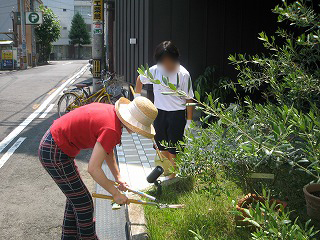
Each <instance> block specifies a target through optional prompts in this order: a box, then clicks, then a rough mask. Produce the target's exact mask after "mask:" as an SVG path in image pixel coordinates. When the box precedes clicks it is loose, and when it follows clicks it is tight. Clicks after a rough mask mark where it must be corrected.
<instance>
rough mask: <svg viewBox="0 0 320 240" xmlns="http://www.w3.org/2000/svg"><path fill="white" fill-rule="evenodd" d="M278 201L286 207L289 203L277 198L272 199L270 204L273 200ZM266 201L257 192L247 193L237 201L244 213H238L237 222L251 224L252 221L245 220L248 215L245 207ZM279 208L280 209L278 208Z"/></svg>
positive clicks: (243, 224)
mask: <svg viewBox="0 0 320 240" xmlns="http://www.w3.org/2000/svg"><path fill="white" fill-rule="evenodd" d="M274 201H275V202H276V204H277V205H278V204H281V205H282V206H283V207H284V208H285V207H286V206H287V205H288V204H287V203H286V202H283V201H280V200H277V199H270V204H272V203H273V202H274ZM258 202H261V203H265V199H264V198H263V197H262V196H258V195H256V194H251V193H249V194H247V195H246V196H245V197H244V198H242V199H240V200H239V201H238V203H237V206H236V208H237V210H238V211H240V212H241V213H242V216H239V215H236V223H237V225H238V226H249V225H251V223H249V222H244V221H243V220H244V219H245V218H247V217H249V216H248V215H247V213H246V212H245V209H250V208H251V204H252V203H258ZM276 210H278V209H276Z"/></svg>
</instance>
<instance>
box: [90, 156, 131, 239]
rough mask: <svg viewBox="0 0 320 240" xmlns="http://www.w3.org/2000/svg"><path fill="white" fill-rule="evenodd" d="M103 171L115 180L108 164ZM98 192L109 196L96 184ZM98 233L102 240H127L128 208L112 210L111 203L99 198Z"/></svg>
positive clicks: (97, 213) (97, 207)
mask: <svg viewBox="0 0 320 240" xmlns="http://www.w3.org/2000/svg"><path fill="white" fill-rule="evenodd" d="M102 169H103V171H104V172H105V173H106V176H107V177H108V178H109V179H112V180H114V178H113V175H112V173H111V172H110V170H109V168H108V166H107V164H106V163H105V162H104V163H103V165H102ZM96 192H97V193H100V194H109V193H108V192H107V191H106V190H104V189H103V188H102V187H101V186H100V185H98V184H96ZM95 201H96V231H97V235H98V237H99V239H100V240H126V239H127V237H126V222H127V219H126V210H127V209H126V208H125V207H121V209H120V210H112V209H111V202H110V201H109V200H103V199H99V198H97V199H96V200H95Z"/></svg>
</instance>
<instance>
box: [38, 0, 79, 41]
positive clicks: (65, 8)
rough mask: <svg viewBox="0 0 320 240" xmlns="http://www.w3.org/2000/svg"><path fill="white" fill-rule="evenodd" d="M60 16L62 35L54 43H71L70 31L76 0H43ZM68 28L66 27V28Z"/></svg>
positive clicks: (44, 3) (45, 4)
mask: <svg viewBox="0 0 320 240" xmlns="http://www.w3.org/2000/svg"><path fill="white" fill-rule="evenodd" d="M42 1H43V5H44V6H48V8H51V9H52V11H53V12H54V13H55V14H56V15H57V16H58V18H59V20H60V25H61V37H60V39H59V40H58V41H57V42H55V43H53V44H54V45H69V38H68V35H69V31H70V28H71V21H72V18H73V15H74V0H55V1H51V0H42ZM65 28H66V29H65Z"/></svg>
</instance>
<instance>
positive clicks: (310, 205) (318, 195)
mask: <svg viewBox="0 0 320 240" xmlns="http://www.w3.org/2000/svg"><path fill="white" fill-rule="evenodd" d="M303 192H304V196H305V198H306V203H307V212H308V215H309V217H311V218H314V219H317V220H320V184H319V183H311V184H308V185H306V186H305V187H304V188H303Z"/></svg>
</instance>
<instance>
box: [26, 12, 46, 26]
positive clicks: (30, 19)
mask: <svg viewBox="0 0 320 240" xmlns="http://www.w3.org/2000/svg"><path fill="white" fill-rule="evenodd" d="M42 22H43V20H42V12H26V24H28V25H37V24H42Z"/></svg>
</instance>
